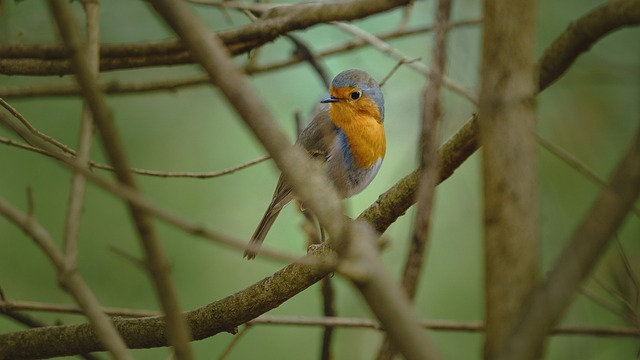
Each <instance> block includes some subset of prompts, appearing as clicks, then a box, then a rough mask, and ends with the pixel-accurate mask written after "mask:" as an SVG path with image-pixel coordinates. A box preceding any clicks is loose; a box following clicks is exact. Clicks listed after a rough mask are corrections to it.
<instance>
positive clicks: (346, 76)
mask: <svg viewBox="0 0 640 360" xmlns="http://www.w3.org/2000/svg"><path fill="white" fill-rule="evenodd" d="M321 102H323V103H330V104H331V106H332V107H334V110H337V111H339V112H346V113H353V114H365V115H369V116H371V117H373V118H375V119H376V120H378V121H380V122H382V121H384V98H383V97H382V91H381V90H380V87H379V86H378V83H377V82H376V81H375V80H374V79H373V78H372V77H371V76H370V75H369V74H367V73H366V72H364V71H362V70H357V69H351V70H345V71H343V72H341V73H340V74H338V75H337V76H336V77H335V78H333V81H332V82H331V87H330V88H329V96H328V97H326V98H324V99H323V100H322V101H321Z"/></svg>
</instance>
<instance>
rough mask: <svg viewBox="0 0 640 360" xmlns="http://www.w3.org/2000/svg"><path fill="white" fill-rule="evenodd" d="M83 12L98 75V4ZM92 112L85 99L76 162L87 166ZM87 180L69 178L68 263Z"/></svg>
mask: <svg viewBox="0 0 640 360" xmlns="http://www.w3.org/2000/svg"><path fill="white" fill-rule="evenodd" d="M82 5H83V7H84V11H85V14H86V18H87V20H86V25H87V45H86V51H87V60H88V62H89V66H90V67H91V68H92V73H93V76H94V77H95V78H96V81H97V78H98V59H99V58H100V53H99V52H98V51H99V50H100V48H99V45H100V3H99V2H98V1H85V2H83V3H82ZM93 131H94V126H93V114H92V113H91V109H90V108H89V105H88V104H87V103H86V102H85V103H84V104H83V106H82V120H81V122H80V136H79V140H78V152H77V153H76V161H77V162H78V164H79V165H80V166H89V161H90V157H91V143H92V140H93ZM85 185H86V180H85V178H84V175H82V173H80V172H78V171H76V172H75V173H74V174H73V178H72V179H71V191H70V195H69V202H68V207H67V217H66V221H65V224H64V236H63V241H64V252H65V255H66V257H67V261H68V262H69V266H71V267H76V264H77V257H78V236H79V232H80V219H81V218H82V206H83V203H84V191H85Z"/></svg>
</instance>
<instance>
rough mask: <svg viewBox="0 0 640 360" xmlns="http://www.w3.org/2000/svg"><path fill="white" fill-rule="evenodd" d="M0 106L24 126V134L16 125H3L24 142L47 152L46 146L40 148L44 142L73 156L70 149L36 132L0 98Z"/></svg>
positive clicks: (17, 112) (7, 123)
mask: <svg viewBox="0 0 640 360" xmlns="http://www.w3.org/2000/svg"><path fill="white" fill-rule="evenodd" d="M0 105H2V107H4V108H5V109H7V110H8V111H9V112H10V113H11V115H13V116H14V117H15V118H16V119H18V121H20V123H21V124H22V125H24V127H25V128H26V129H27V132H25V131H24V130H23V129H22V128H18V127H17V124H13V123H10V122H5V125H7V126H9V127H11V129H12V130H14V131H15V132H16V133H17V134H18V135H20V136H21V137H22V138H23V139H25V141H27V142H28V143H30V144H31V145H33V146H38V147H40V148H44V149H45V150H47V149H48V148H47V147H46V146H42V142H43V141H44V142H45V143H47V144H51V145H53V146H55V147H56V148H58V149H59V150H61V151H63V152H65V153H67V154H72V155H73V154H75V152H74V151H73V150H72V149H70V148H69V147H68V146H66V145H64V144H63V143H61V142H59V141H57V140H55V139H54V138H52V137H51V136H49V135H46V134H43V133H41V132H40V131H38V130H37V129H36V128H35V127H34V126H33V125H31V123H30V122H29V121H28V120H27V119H26V118H25V117H24V116H22V114H21V113H20V112H19V111H18V110H16V109H15V108H14V107H13V106H11V105H10V104H9V103H7V102H6V101H4V99H2V98H0ZM39 140H40V141H39ZM49 148H50V147H49Z"/></svg>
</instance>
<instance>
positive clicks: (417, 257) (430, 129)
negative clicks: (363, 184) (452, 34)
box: [377, 0, 451, 360]
mask: <svg viewBox="0 0 640 360" xmlns="http://www.w3.org/2000/svg"><path fill="white" fill-rule="evenodd" d="M450 15H451V1H450V0H440V1H438V2H437V5H436V30H435V34H434V44H433V49H432V53H433V57H432V58H433V60H432V74H433V76H432V77H431V79H430V81H428V82H427V85H426V87H425V90H424V91H423V99H422V126H421V131H420V167H419V169H418V170H419V172H420V176H419V179H418V184H417V187H418V190H417V194H416V196H417V201H418V204H417V205H416V214H415V227H414V232H413V236H412V237H411V241H410V243H409V251H408V254H407V258H406V261H405V264H404V270H403V273H402V287H403V288H404V291H406V293H407V295H408V296H409V298H410V299H411V300H413V299H414V298H415V295H416V290H417V288H418V279H419V278H420V273H421V270H422V268H423V264H424V259H425V256H426V255H425V254H426V252H427V246H428V243H429V229H430V228H431V214H432V207H433V200H434V198H435V188H436V185H437V183H438V178H439V174H438V139H439V128H440V124H439V123H440V118H441V116H442V104H441V100H440V92H441V88H442V83H443V78H444V73H445V69H446V62H447V30H448V29H447V23H448V21H449V18H450ZM390 340H391V339H389V337H386V336H385V338H384V340H383V342H382V346H381V347H380V350H379V351H378V357H377V358H378V359H379V360H382V359H393V357H394V356H395V354H396V353H397V350H396V348H395V346H394V344H393V343H392V342H391V341H390Z"/></svg>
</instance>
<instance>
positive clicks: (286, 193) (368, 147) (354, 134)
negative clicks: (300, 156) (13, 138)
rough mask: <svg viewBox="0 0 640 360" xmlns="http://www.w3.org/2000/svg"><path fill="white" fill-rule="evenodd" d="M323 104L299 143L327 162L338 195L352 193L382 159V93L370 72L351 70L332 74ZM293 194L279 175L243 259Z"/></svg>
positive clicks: (371, 175)
mask: <svg viewBox="0 0 640 360" xmlns="http://www.w3.org/2000/svg"><path fill="white" fill-rule="evenodd" d="M320 103H322V104H325V105H323V107H322V108H321V109H320V110H319V111H318V112H316V114H315V116H314V117H313V119H312V120H311V121H310V122H309V124H308V125H307V126H306V127H305V128H304V129H303V130H302V132H301V133H300V135H299V137H298V140H297V141H296V143H297V144H298V145H301V146H302V147H303V148H304V149H305V150H306V151H307V153H308V154H309V156H310V157H311V158H312V159H317V160H319V161H322V162H324V164H323V166H324V169H325V170H326V172H327V175H328V178H329V179H330V180H331V181H332V183H333V185H334V187H335V189H336V190H337V192H338V195H339V196H340V197H341V198H343V199H345V198H349V197H351V196H353V195H355V194H358V193H359V192H361V191H362V190H364V188H366V187H367V186H368V185H369V184H370V183H371V181H372V180H373V178H374V177H375V176H376V175H377V173H378V170H379V169H380V166H381V164H382V160H383V159H384V156H385V152H386V137H385V129H384V97H383V95H382V91H381V90H380V86H378V83H377V82H376V81H375V80H374V79H373V78H372V77H371V76H370V75H369V74H368V73H366V72H365V71H363V70H359V69H349V70H344V71H342V72H341V73H339V74H338V75H336V76H335V77H334V78H333V80H332V81H331V85H330V87H329V96H327V97H325V98H323V99H322V100H321V101H320ZM293 199H295V194H294V193H293V192H292V188H291V186H289V184H287V182H286V181H285V179H284V177H283V176H282V175H280V178H279V179H278V183H277V185H276V188H275V191H274V193H273V198H272V199H271V202H270V203H269V206H268V207H267V210H266V211H265V213H264V216H263V217H262V220H261V221H260V223H259V224H258V227H257V228H256V230H255V232H254V233H253V236H251V240H250V241H249V244H248V245H247V247H246V249H245V252H244V257H245V258H247V259H249V260H251V259H254V258H255V257H256V255H257V253H258V250H259V248H260V246H261V245H262V242H263V241H264V239H265V237H266V236H267V233H268V232H269V229H270V228H271V226H272V225H273V223H274V222H275V220H276V218H277V217H278V215H279V214H280V211H281V210H282V209H283V208H284V206H285V205H287V204H288V203H289V202H291V200H293Z"/></svg>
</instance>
